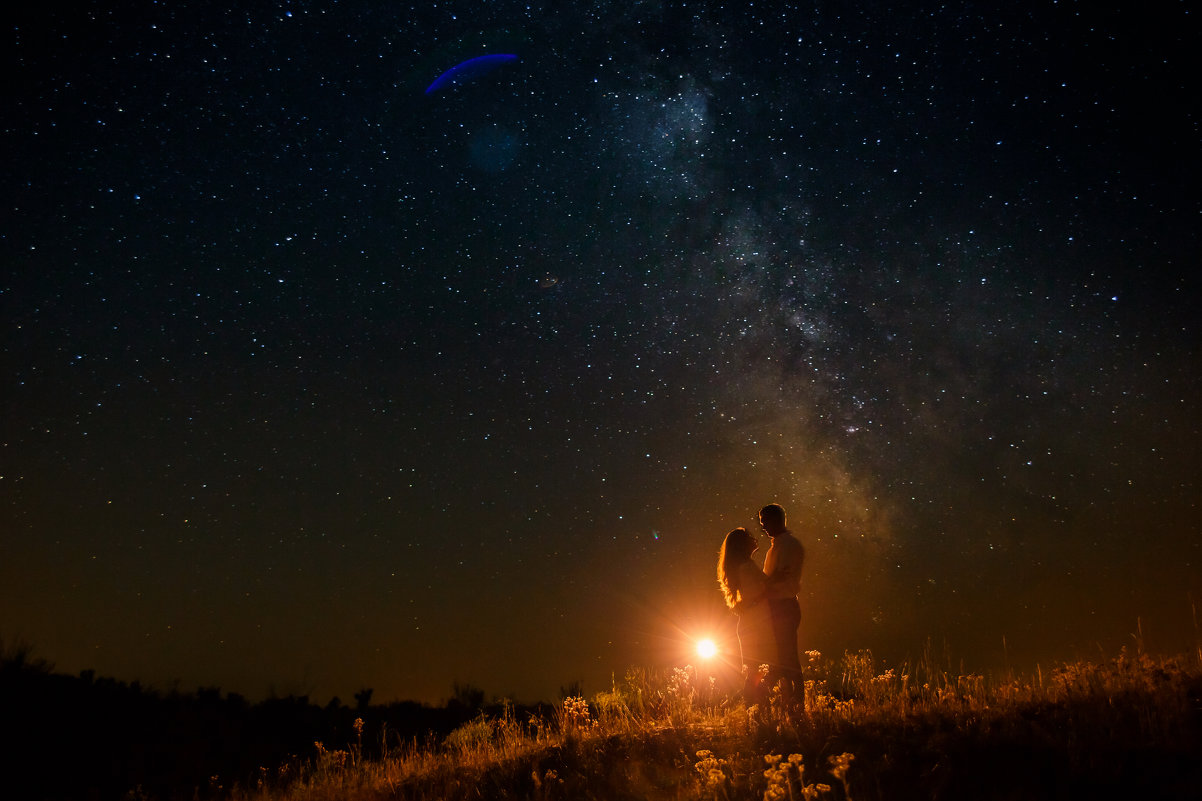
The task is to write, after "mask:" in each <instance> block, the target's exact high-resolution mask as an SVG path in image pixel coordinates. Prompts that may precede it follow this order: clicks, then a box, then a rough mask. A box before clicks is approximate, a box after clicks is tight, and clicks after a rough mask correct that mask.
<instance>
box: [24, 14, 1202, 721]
mask: <svg viewBox="0 0 1202 801" xmlns="http://www.w3.org/2000/svg"><path fill="white" fill-rule="evenodd" d="M34 5H35V6H37V5H39V4H34ZM41 5H42V6H44V7H43V8H42V9H40V10H37V11H26V12H23V16H21V17H20V18H18V19H13V18H12V17H11V12H10V17H9V20H8V23H7V36H8V42H7V44H6V46H5V47H4V57H3V58H4V70H5V75H4V81H3V89H2V91H3V93H4V101H3V107H4V114H3V118H2V121H0V131H2V138H0V146H2V148H3V150H2V153H3V170H2V172H0V186H2V188H3V211H2V213H0V253H2V254H3V268H2V270H0V324H2V325H3V338H2V340H0V347H2V351H0V379H2V381H3V392H2V394H0V637H3V638H4V640H5V642H6V643H14V642H17V641H26V642H29V643H31V644H32V645H33V646H34V648H35V653H36V655H38V656H41V657H43V658H45V659H47V660H49V661H51V662H53V663H55V664H56V666H57V668H58V669H59V670H61V671H65V672H75V671H79V670H81V669H86V668H93V669H95V670H96V671H97V673H99V674H103V675H111V676H116V677H118V678H121V679H125V680H133V679H138V680H141V681H142V682H143V683H144V684H149V685H152V686H154V687H157V688H160V689H168V688H170V687H172V686H180V687H181V688H182V689H185V690H186V689H189V688H193V687H195V686H197V685H200V684H203V685H208V686H213V685H216V686H220V687H221V688H222V689H226V690H230V691H237V692H241V693H244V694H247V695H248V696H251V697H263V696H265V695H267V694H269V693H276V694H289V693H295V694H309V695H311V696H312V697H314V699H315V700H318V701H321V702H324V701H325V700H327V699H328V698H329V697H330V696H333V695H338V696H341V697H342V698H343V699H347V698H350V697H351V696H352V695H353V693H355V692H356V691H358V690H359V689H361V688H364V687H372V688H374V689H375V695H374V697H373V700H376V701H385V700H389V699H414V700H422V701H429V702H438V701H440V700H441V699H445V698H446V697H448V696H449V695H450V694H451V692H452V684H453V682H460V683H469V684H472V685H475V686H477V687H480V688H482V689H484V690H485V691H486V692H487V693H488V694H489V695H509V696H511V697H516V698H517V699H519V700H525V701H530V700H537V699H547V700H553V699H554V698H556V697H557V696H558V691H559V689H560V688H561V687H565V686H567V685H570V684H571V683H572V682H577V681H579V682H581V683H582V686H583V689H584V690H585V692H586V693H589V694H591V693H593V692H597V691H600V690H603V689H608V688H609V685H610V680H611V676H614V675H616V677H617V678H618V679H619V680H620V679H621V678H622V676H623V674H624V673H625V671H626V669H627V668H628V667H630V666H632V665H659V666H669V665H683V664H685V662H688V661H691V660H693V657H691V656H690V654H689V653H688V649H689V648H690V645H691V640H692V638H693V637H694V636H697V635H699V634H702V633H707V632H712V633H715V634H717V635H718V636H719V637H720V638H721V637H729V636H731V635H733V630H734V619H733V617H732V616H730V615H729V614H728V613H727V612H726V611H725V609H724V608H723V606H722V601H721V597H720V594H719V591H718V589H717V585H716V581H715V577H714V564H715V560H716V554H717V549H718V547H719V545H720V543H721V540H722V537H723V535H724V534H725V533H726V531H727V530H729V529H730V528H732V527H734V526H737V525H746V526H749V527H751V526H753V525H754V523H753V516H754V514H755V512H756V510H758V509H759V507H760V506H761V505H763V504H765V503H768V502H772V501H776V502H779V503H781V504H783V505H784V506H785V507H786V509H787V510H788V511H789V515H790V524H791V527H792V528H793V529H794V531H795V532H796V533H797V534H798V535H799V537H800V538H801V539H802V541H803V542H804V543H805V544H806V546H807V548H808V560H807V565H806V575H805V578H804V589H803V595H802V597H801V602H802V610H803V622H802V629H801V641H802V647H803V649H807V650H808V649H812V648H813V649H818V650H821V651H823V652H824V653H826V654H828V655H837V654H839V653H842V651H843V649H848V648H850V649H862V648H868V649H872V651H873V653H874V654H876V655H877V656H878V658H882V659H886V660H900V659H904V658H907V657H914V658H917V657H919V656H921V655H922V652H923V650H924V648H925V647H926V643H927V642H928V640H929V641H930V642H931V643H932V648H933V650H934V651H935V652H937V653H938V654H940V655H943V654H949V655H950V658H951V659H952V660H955V664H954V667H956V668H959V667H961V665H962V666H963V668H964V670H965V671H977V672H983V671H986V670H993V669H996V668H1000V667H1003V666H1004V665H1005V664H1010V665H1012V666H1014V667H1033V666H1034V664H1035V662H1036V661H1039V662H1041V663H1042V664H1043V665H1048V664H1049V663H1050V662H1052V661H1053V660H1057V659H1072V658H1092V659H1096V658H1099V657H1101V656H1112V655H1114V654H1115V653H1116V652H1117V649H1118V648H1119V647H1121V646H1123V645H1129V646H1130V645H1133V644H1134V640H1133V638H1132V635H1133V634H1135V633H1137V631H1138V630H1139V629H1140V628H1141V627H1142V632H1143V636H1144V638H1145V640H1146V642H1147V645H1148V647H1149V648H1153V649H1163V650H1168V651H1175V650H1179V649H1183V648H1187V647H1190V645H1191V644H1194V643H1197V642H1198V634H1197V631H1196V628H1195V623H1194V616H1193V612H1192V604H1193V603H1194V602H1197V601H1202V545H1199V542H1200V541H1202V509H1200V506H1199V500H1200V490H1202V432H1200V428H1199V427H1200V421H1202V408H1200V406H1202V404H1200V402H1199V399H1200V397H1202V379H1200V376H1202V371H1200V370H1199V368H1200V366H1202V365H1200V362H1202V359H1200V355H1202V354H1200V348H1199V346H1200V342H1202V337H1200V323H1199V313H1198V311H1197V308H1198V305H1199V302H1200V301H1202V280H1200V275H1202V271H1200V269H1199V266H1200V262H1199V256H1200V255H1202V252H1200V247H1199V233H1198V232H1199V229H1200V228H1202V195H1200V192H1199V186H1200V185H1202V170H1200V169H1199V166H1200V162H1202V158H1200V148H1199V143H1200V133H1202V131H1200V128H1199V126H1200V122H1202V114H1200V113H1199V107H1200V103H1199V99H1198V98H1199V92H1198V87H1197V85H1196V84H1195V83H1194V82H1193V81H1191V80H1190V79H1189V78H1188V77H1187V76H1188V75H1191V74H1192V73H1193V70H1194V68H1195V67H1196V66H1197V56H1196V50H1197V43H1198V42H1199V41H1200V40H1202V39H1200V37H1199V26H1198V24H1197V14H1195V13H1191V9H1190V4H1188V3H1186V2H1165V3H1152V4H1145V3H1127V4H1098V3H1087V2H1066V1H1064V0H1062V1H1061V2H1052V1H1051V0H1041V1H1040V2H1033V3H1015V2H993V3H974V2H950V3H895V4H884V3H834V2H831V3H828V2H822V3H818V4H797V5H792V6H789V5H788V4H780V3H758V2H757V3H751V2H742V3H729V4H719V3H702V2H690V3H688V4H685V3H669V2H636V1H635V0H628V1H627V2H617V1H615V2H603V1H602V0H597V1H596V2H592V3H588V2H580V3H570V4H569V3H542V2H533V3H524V2H501V1H498V2H483V1H482V0H473V2H439V3H417V4H406V3H383V2H376V3H366V2H356V3H338V2H326V3H306V2H296V3H271V4H267V3H263V4H247V5H245V6H231V5H224V4H212V3H183V2H133V3H121V4H116V5H117V6H119V7H120V8H119V9H116V10H114V9H113V8H111V7H110V4H100V3H90V4H83V3H77V4H61V7H60V8H57V9H56V8H55V6H59V5H60V4H55V3H49V4H41ZM1115 5H1118V6H1125V7H1118V8H1114V7H1110V8H1104V7H1101V6H1115ZM83 6H87V8H83ZM782 9H783V10H782ZM485 54H513V55H516V56H517V58H516V59H514V60H510V61H507V62H505V63H500V64H495V65H492V66H493V69H491V70H487V69H480V70H476V71H474V72H473V73H471V74H466V75H463V76H461V78H462V80H460V81H458V82H452V83H449V84H447V85H444V86H442V87H440V88H438V89H436V90H435V91H432V92H430V93H426V88H427V87H428V86H429V85H430V84H431V83H432V82H433V81H434V80H435V79H436V78H438V76H439V75H440V74H441V73H443V72H444V71H445V70H447V69H449V68H451V67H453V66H454V65H455V64H458V63H460V62H462V61H464V60H466V59H469V58H473V57H475V56H479V55H485ZM753 530H755V529H753ZM762 540H763V545H762V546H761V550H760V552H759V554H758V556H760V557H762V555H763V552H764V551H765V550H766V547H767V538H766V537H763V538H762ZM728 644H729V643H728ZM176 683H178V685H177V684H176Z"/></svg>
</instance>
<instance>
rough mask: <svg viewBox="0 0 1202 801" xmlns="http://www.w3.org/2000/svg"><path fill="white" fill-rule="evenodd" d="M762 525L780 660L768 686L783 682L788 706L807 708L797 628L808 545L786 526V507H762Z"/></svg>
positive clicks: (765, 571)
mask: <svg viewBox="0 0 1202 801" xmlns="http://www.w3.org/2000/svg"><path fill="white" fill-rule="evenodd" d="M760 528H762V529H763V530H764V532H765V533H766V534H767V535H768V536H769V537H771V538H772V547H770V548H769V549H768V553H767V554H766V555H765V556H764V574H765V575H766V576H767V577H768V591H767V594H766V595H767V598H768V610H769V613H770V615H771V618H772V633H773V635H774V637H775V639H776V650H777V653H778V658H777V663H776V664H773V665H770V669H769V672H768V678H767V686H768V687H771V686H772V685H773V684H775V683H776V682H777V681H779V682H780V692H781V697H782V698H783V699H784V701H785V703H786V704H787V705H795V704H796V705H800V707H801V709H802V710H804V709H805V684H804V683H803V682H802V678H801V654H800V653H799V651H798V647H797V629H798V627H799V626H800V625H801V605H800V604H798V602H797V593H798V592H800V590H801V568H802V565H803V564H804V563H805V548H804V547H803V546H802V544H801V542H799V541H798V539H797V538H796V537H794V536H793V533H792V532H791V531H789V529H788V528H787V527H786V526H785V510H784V508H783V507H781V506H780V504H776V503H770V504H768V505H767V506H765V507H764V508H763V509H760Z"/></svg>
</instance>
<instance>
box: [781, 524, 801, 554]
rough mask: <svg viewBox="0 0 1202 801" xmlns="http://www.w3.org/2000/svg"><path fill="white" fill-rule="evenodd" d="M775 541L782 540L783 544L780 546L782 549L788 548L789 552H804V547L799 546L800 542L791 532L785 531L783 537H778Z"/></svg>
mask: <svg viewBox="0 0 1202 801" xmlns="http://www.w3.org/2000/svg"><path fill="white" fill-rule="evenodd" d="M777 539H780V540H783V542H781V545H782V546H783V547H786V548H788V549H789V550H791V551H804V550H805V546H804V545H802V544H801V540H799V539H797V536H796V535H795V534H794V533H793V532H792V531H789V530H788V529H785V531H784V534H783V536H781V537H778V538H777Z"/></svg>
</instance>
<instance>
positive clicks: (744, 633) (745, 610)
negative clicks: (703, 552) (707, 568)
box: [718, 526, 777, 703]
mask: <svg viewBox="0 0 1202 801" xmlns="http://www.w3.org/2000/svg"><path fill="white" fill-rule="evenodd" d="M758 547H759V544H758V543H757V542H756V539H755V535H754V534H752V533H751V532H749V531H748V530H747V529H745V528H743V527H741V526H740V527H739V528H736V529H734V530H733V531H731V532H730V533H728V534H727V535H726V539H725V540H723V541H722V549H721V550H720V551H719V552H718V585H719V586H720V587H721V588H722V595H723V597H724V598H725V599H726V605H727V606H728V607H729V608H730V609H731V611H733V612H734V613H735V614H736V615H738V616H739V627H738V633H739V650H740V652H741V658H742V665H743V695H744V697H745V698H746V699H747V702H748V703H760V702H762V701H764V700H765V699H766V698H767V694H768V693H767V690H768V687H767V686H766V685H764V684H763V671H761V670H760V666H761V665H767V664H770V663H774V662H776V661H777V660H776V639H775V638H774V636H773V633H772V619H771V617H770V615H769V612H768V603H767V599H766V598H765V592H766V590H767V587H768V577H767V576H765V575H764V572H763V571H762V570H760V568H759V566H758V565H756V563H755V562H753V561H751V555H752V554H753V553H755V551H756V549H757V548H758Z"/></svg>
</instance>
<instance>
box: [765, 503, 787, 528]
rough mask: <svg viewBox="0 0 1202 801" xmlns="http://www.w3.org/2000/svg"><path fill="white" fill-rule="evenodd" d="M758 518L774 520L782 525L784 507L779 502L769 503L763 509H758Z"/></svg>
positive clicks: (783, 521) (783, 522)
mask: <svg viewBox="0 0 1202 801" xmlns="http://www.w3.org/2000/svg"><path fill="white" fill-rule="evenodd" d="M760 520H761V521H768V520H774V521H776V522H777V523H780V524H781V525H782V526H783V525H784V524H785V507H783V506H781V505H780V504H779V503H770V504H768V505H767V506H765V507H764V508H763V509H760Z"/></svg>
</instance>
